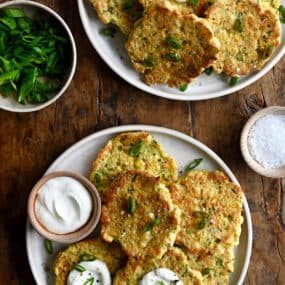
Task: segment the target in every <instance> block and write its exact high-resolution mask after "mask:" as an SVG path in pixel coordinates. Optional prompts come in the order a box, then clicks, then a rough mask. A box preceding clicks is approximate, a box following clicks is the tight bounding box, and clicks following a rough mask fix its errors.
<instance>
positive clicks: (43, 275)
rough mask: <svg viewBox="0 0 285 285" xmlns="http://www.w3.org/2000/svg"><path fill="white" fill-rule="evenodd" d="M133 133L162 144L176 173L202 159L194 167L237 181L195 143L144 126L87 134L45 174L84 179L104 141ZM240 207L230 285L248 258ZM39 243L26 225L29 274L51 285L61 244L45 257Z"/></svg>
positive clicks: (247, 224) (236, 283)
mask: <svg viewBox="0 0 285 285" xmlns="http://www.w3.org/2000/svg"><path fill="white" fill-rule="evenodd" d="M135 130H145V131H148V132H150V133H151V134H152V135H153V136H154V137H155V138H156V139H157V140H158V141H159V142H160V143H161V144H162V146H163V148H164V149H165V150H166V151H167V152H168V153H169V154H170V155H172V156H173V157H174V159H175V160H176V162H177V164H178V166H179V171H183V170H184V168H185V166H186V165H187V164H189V162H191V161H192V160H193V159H195V158H200V157H202V158H203V161H202V163H201V164H200V165H199V167H198V168H203V169H208V170H214V169H220V170H223V171H224V172H225V173H226V174H227V175H228V176H229V177H230V179H231V180H232V181H233V182H234V183H236V184H238V181H237V179H236V178H235V176H234V175H233V173H232V172H231V170H230V169H229V168H228V167H227V166H226V165H225V163H224V162H223V161H222V160H221V159H220V158H219V157H218V156H217V155H216V154H215V153H214V152H213V151H211V150H210V149H209V148H208V147H206V146H205V145H203V144H202V143H200V142H199V141H197V140H195V139H193V138H191V137H189V136H187V135H185V134H183V133H180V132H177V131H173V130H170V129H166V128H161V127H154V126H146V125H129V126H128V125H127V126H121V127H114V128H110V129H106V130H103V131H100V132H97V133H95V134H93V135H90V136H88V137H86V138H85V139H83V140H81V141H79V142H78V143H76V144H75V145H73V146H72V147H70V148H69V149H68V150H67V151H65V152H64V153H63V154H62V155H61V156H59V157H58V159H56V160H55V161H54V163H53V164H52V165H51V166H50V167H49V168H48V170H47V172H46V174H47V173H49V172H53V171H58V170H69V171H74V172H78V173H80V174H83V175H85V176H87V177H88V175H89V172H90V169H91V166H92V162H93V160H94V158H95V157H96V154H97V153H98V151H99V149H100V148H102V147H103V146H104V144H105V143H106V142H107V140H109V139H110V138H112V137H114V136H115V135H117V134H119V133H122V132H126V131H135ZM243 208H244V218H245V221H244V224H243V226H242V233H241V237H240V244H239V245H238V246H237V247H236V249H235V256H236V261H235V267H234V272H233V273H232V274H231V281H230V285H241V284H242V282H243V280H244V277H245V275H246V271H247V267H248V263H249V259H250V255H251V246H252V225H251V218H250V212H249V208H248V204H247V201H246V198H245V197H244V202H243ZM43 241H44V240H43V238H42V237H41V236H40V235H39V234H38V233H37V232H36V231H35V230H34V229H33V228H32V226H31V225H30V223H29V222H28V223H27V230H26V246H27V252H28V258H29V262H30V266H31V269H32V273H33V275H34V278H35V280H36V282H37V284H39V285H52V284H53V280H52V278H53V277H52V263H53V261H54V259H55V255H56V252H57V251H58V250H59V249H60V248H61V247H63V246H64V245H62V244H56V243H53V245H54V253H53V255H49V254H47V252H46V250H45V248H44V243H43Z"/></svg>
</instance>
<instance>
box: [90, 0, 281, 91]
mask: <svg viewBox="0 0 285 285" xmlns="http://www.w3.org/2000/svg"><path fill="white" fill-rule="evenodd" d="M90 1H91V3H92V4H93V6H94V7H95V9H96V11H97V13H98V15H99V18H100V20H102V21H103V22H104V23H113V24H115V25H117V26H118V27H119V28H120V29H121V31H122V32H123V33H125V34H127V35H128V40H127V43H126V49H127V51H128V53H129V56H130V59H131V61H132V63H133V65H134V67H135V69H136V70H137V71H138V72H139V73H143V74H144V77H145V82H146V83H147V84H155V83H167V84H168V85H169V86H171V87H173V86H181V85H184V84H187V83H189V82H191V81H192V80H193V79H195V78H196V77H198V76H199V75H200V74H201V73H202V72H203V71H204V70H205V68H208V67H213V69H214V70H215V71H216V72H217V73H222V72H223V73H225V74H226V75H228V76H230V77H239V76H241V75H246V74H248V73H249V72H250V71H252V70H254V69H261V68H262V66H263V65H264V64H265V62H266V61H267V60H268V59H269V58H270V57H271V55H272V53H273V51H274V48H275V47H277V46H278V45H279V43H280V34H281V29H280V22H279V15H278V13H279V12H278V7H279V5H280V1H279V0H274V1H271V0H261V1H256V0H210V1H209V0H195V1H188V0H187V1H186V0H185V1H184V0H113V1H106V0H90Z"/></svg>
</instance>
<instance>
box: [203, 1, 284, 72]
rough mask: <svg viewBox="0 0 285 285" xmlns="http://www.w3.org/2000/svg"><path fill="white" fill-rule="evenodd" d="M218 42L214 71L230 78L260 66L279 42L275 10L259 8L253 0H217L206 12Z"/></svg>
mask: <svg viewBox="0 0 285 285" xmlns="http://www.w3.org/2000/svg"><path fill="white" fill-rule="evenodd" d="M206 15H207V19H208V20H209V22H210V24H211V26H212V28H213V31H214V35H215V36H216V37H217V38H218V40H219V41H220V44H221V52H220V54H219V58H218V60H217V61H216V62H215V63H214V64H213V67H214V69H215V71H216V72H218V73H221V72H224V73H226V74H227V75H229V76H231V77H238V76H240V75H246V74H248V73H249V72H250V71H251V70H253V69H261V68H262V66H263V65H264V64H265V62H266V61H267V60H268V59H269V58H270V56H271V55H272V52H273V50H274V48H275V47H276V46H278V45H279V43H280V33H281V32H280V22H279V19H278V16H277V13H276V11H273V9H263V8H262V6H261V5H260V4H258V3H257V1H255V0H239V1H226V0H218V1H217V2H216V3H215V4H213V5H212V6H210V8H209V9H208V11H207V12H206Z"/></svg>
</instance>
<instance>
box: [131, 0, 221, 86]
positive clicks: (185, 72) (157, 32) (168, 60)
mask: <svg viewBox="0 0 285 285" xmlns="http://www.w3.org/2000/svg"><path fill="white" fill-rule="evenodd" d="M126 49H127V51H128V54H129V56H130V58H131V61H132V63H133V65H134V67H135V69H136V70H137V71H138V72H139V73H143V74H144V77H145V82H146V83H147V84H155V83H167V84H168V85H169V86H171V87H173V86H180V85H183V84H187V83H189V82H191V81H192V80H193V79H194V78H196V77H197V76H199V75H200V74H201V72H202V71H203V70H204V69H205V68H207V67H208V66H210V65H211V64H212V63H213V62H214V61H215V60H216V59H217V57H218V52H219V43H218V41H217V40H216V39H215V38H214V36H213V33H212V30H211V27H210V26H209V25H208V23H207V21H206V20H205V19H201V18H198V17H197V16H195V15H194V14H183V13H181V12H179V11H178V10H177V9H175V8H174V7H173V5H171V4H170V3H169V2H167V1H165V2H164V4H163V5H162V4H159V5H151V6H150V7H149V8H148V9H147V10H146V12H145V14H144V16H143V18H142V19H141V20H139V21H138V22H137V23H136V25H135V28H134V30H133V31H132V33H131V34H130V36H129V39H128V41H127V43H126Z"/></svg>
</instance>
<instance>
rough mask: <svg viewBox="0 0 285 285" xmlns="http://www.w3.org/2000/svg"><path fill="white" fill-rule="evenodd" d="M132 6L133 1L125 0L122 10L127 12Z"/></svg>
mask: <svg viewBox="0 0 285 285" xmlns="http://www.w3.org/2000/svg"><path fill="white" fill-rule="evenodd" d="M133 6H134V1H133V0H127V1H126V2H125V3H124V4H123V9H124V10H128V9H131V8H132V7H133Z"/></svg>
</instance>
